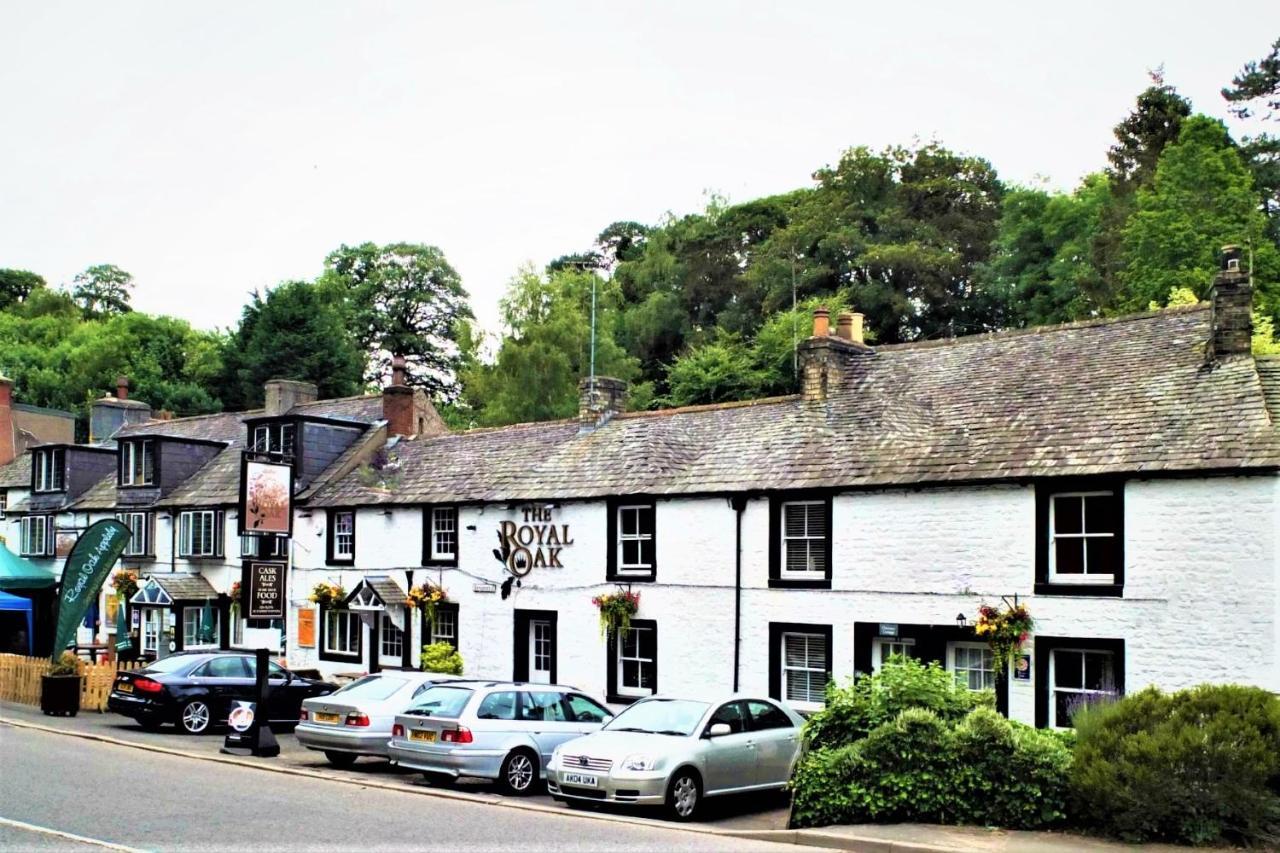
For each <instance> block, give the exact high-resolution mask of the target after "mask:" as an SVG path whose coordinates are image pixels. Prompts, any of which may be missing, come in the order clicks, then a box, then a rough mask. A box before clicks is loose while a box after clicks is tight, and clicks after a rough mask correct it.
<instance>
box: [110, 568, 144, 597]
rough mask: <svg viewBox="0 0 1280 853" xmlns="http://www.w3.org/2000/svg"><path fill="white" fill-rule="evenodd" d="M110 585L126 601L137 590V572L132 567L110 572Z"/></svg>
mask: <svg viewBox="0 0 1280 853" xmlns="http://www.w3.org/2000/svg"><path fill="white" fill-rule="evenodd" d="M111 585H112V586H113V587H115V590H116V592H117V593H119V594H120V595H123V596H124V600H125V601H128V600H129V599H131V598H133V596H134V594H135V593H136V592H137V591H138V573H137V572H135V571H134V570H133V569H119V570H117V571H115V572H113V573H112V574H111Z"/></svg>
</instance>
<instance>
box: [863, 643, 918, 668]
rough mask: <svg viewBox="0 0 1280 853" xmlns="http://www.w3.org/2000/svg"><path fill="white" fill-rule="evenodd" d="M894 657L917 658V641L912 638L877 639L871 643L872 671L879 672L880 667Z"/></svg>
mask: <svg viewBox="0 0 1280 853" xmlns="http://www.w3.org/2000/svg"><path fill="white" fill-rule="evenodd" d="M894 655H902V656H903V657H907V658H913V657H915V656H916V641H915V640H913V639H912V638H911V637H877V638H876V639H874V640H872V641H871V669H872V671H874V672H879V671H880V667H882V666H884V665H885V663H887V662H888V660H889V658H891V657H893V656H894Z"/></svg>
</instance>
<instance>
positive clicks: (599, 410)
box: [578, 376, 627, 432]
mask: <svg viewBox="0 0 1280 853" xmlns="http://www.w3.org/2000/svg"><path fill="white" fill-rule="evenodd" d="M626 410H627V383H626V382H624V381H623V380H621V379H614V378H613V377H612V376H596V377H594V378H592V377H587V378H585V379H581V380H579V382H578V423H579V424H580V425H581V427H582V430H583V431H584V432H589V431H590V430H593V429H595V428H596V427H598V426H603V425H604V424H605V423H607V422H608V421H609V419H610V418H612V417H613V416H614V415H619V414H622V413H623V412H625V411H626Z"/></svg>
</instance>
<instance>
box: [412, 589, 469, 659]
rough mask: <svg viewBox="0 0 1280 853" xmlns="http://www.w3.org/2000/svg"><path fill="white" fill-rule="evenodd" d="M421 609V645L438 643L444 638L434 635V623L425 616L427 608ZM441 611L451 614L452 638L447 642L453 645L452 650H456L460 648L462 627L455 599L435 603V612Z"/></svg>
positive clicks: (439, 612)
mask: <svg viewBox="0 0 1280 853" xmlns="http://www.w3.org/2000/svg"><path fill="white" fill-rule="evenodd" d="M421 610H422V617H421V618H422V633H421V636H422V637H423V638H425V639H424V640H423V645H424V646H425V645H428V644H429V643H438V642H441V641H442V640H444V638H441V637H437V636H436V628H435V625H433V624H431V619H430V618H429V617H428V616H427V609H426V608H425V607H424V608H421ZM441 613H451V614H453V639H452V640H450V641H448V642H449V645H451V646H453V648H454V650H455V651H457V650H459V649H461V648H462V627H461V625H462V622H461V619H460V617H459V608H458V602H456V601H442V602H440V603H439V604H437V605H436V614H437V615H439V614H441Z"/></svg>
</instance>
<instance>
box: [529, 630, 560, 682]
mask: <svg viewBox="0 0 1280 853" xmlns="http://www.w3.org/2000/svg"><path fill="white" fill-rule="evenodd" d="M554 644H555V626H554V625H552V624H551V620H550V619H530V620H529V680H530V681H531V682H533V683H534V684H550V683H551V655H552V652H553V649H554Z"/></svg>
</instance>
